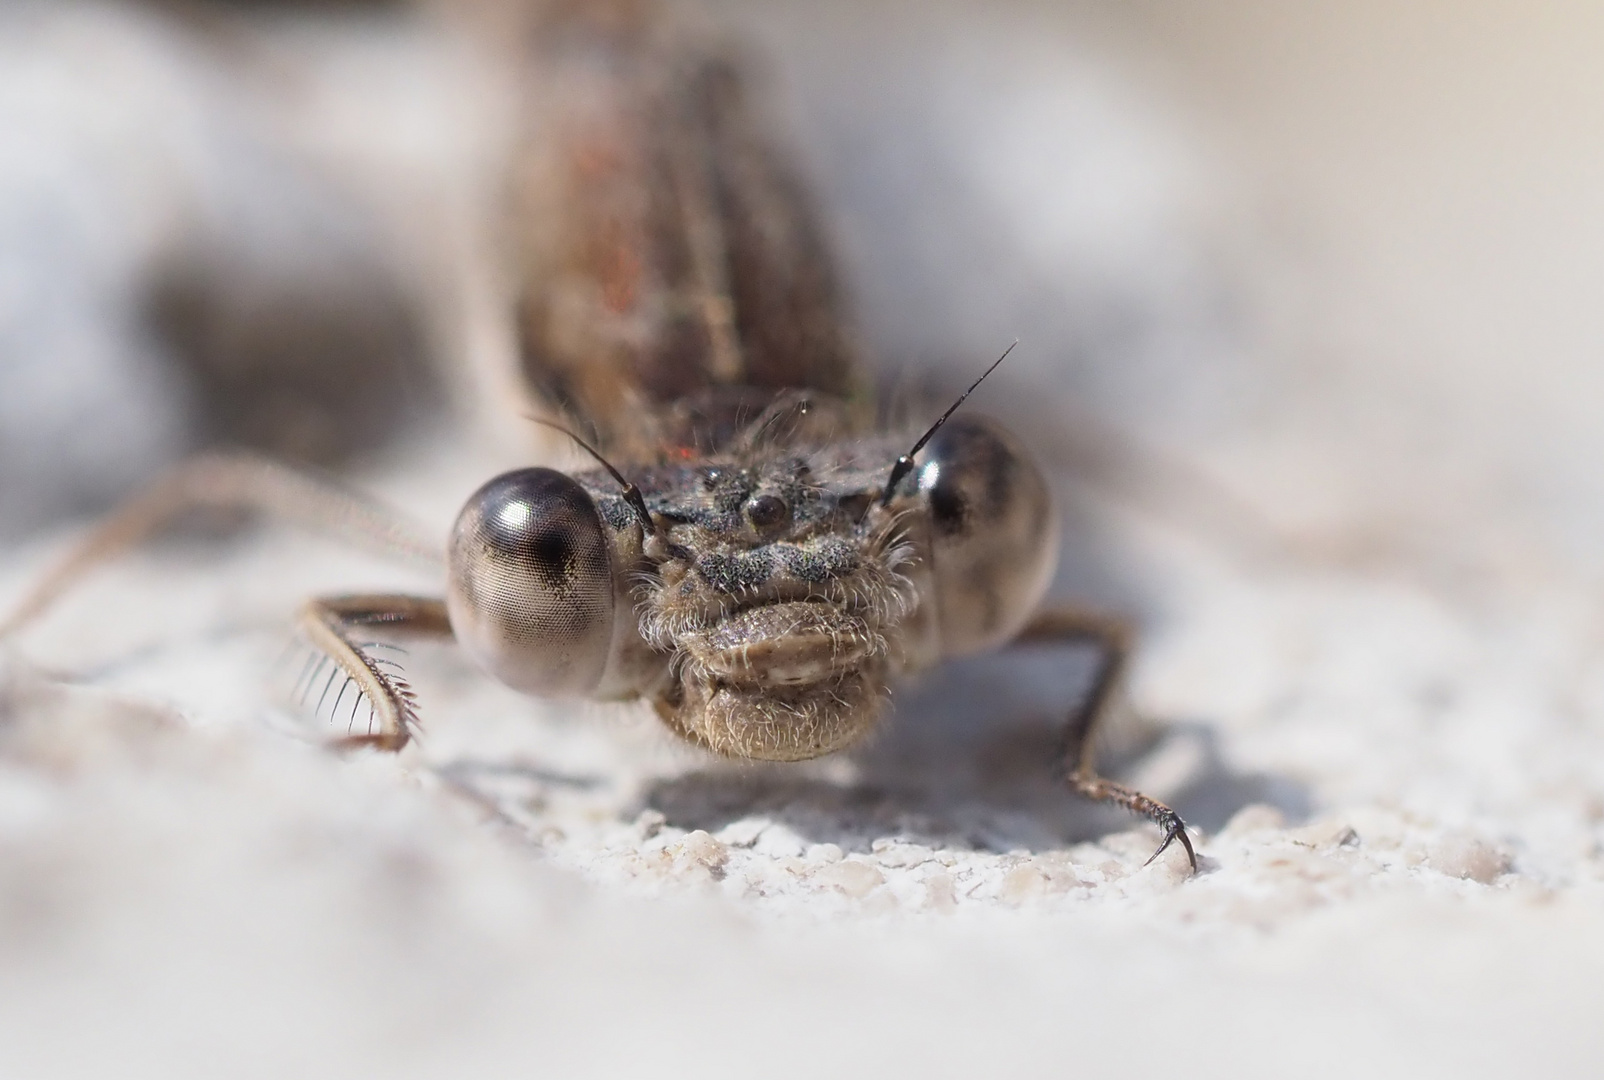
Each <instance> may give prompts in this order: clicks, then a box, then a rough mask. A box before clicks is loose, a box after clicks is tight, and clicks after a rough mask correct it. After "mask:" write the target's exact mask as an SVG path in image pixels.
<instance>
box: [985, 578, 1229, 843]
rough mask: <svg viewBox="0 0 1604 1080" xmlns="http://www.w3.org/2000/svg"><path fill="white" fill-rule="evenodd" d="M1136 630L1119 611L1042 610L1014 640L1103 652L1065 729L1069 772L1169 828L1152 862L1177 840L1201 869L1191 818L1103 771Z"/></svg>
mask: <svg viewBox="0 0 1604 1080" xmlns="http://www.w3.org/2000/svg"><path fill="white" fill-rule="evenodd" d="M1134 639H1135V634H1134V633H1133V632H1132V630H1131V627H1130V624H1129V623H1127V622H1126V621H1125V620H1124V619H1121V618H1118V617H1117V616H1111V615H1104V614H1100V613H1097V612H1090V611H1084V610H1080V609H1075V608H1054V609H1052V610H1049V611H1042V612H1038V613H1037V614H1036V616H1035V617H1034V618H1033V619H1031V621H1030V622H1029V623H1027V624H1026V625H1025V628H1024V629H1023V630H1021V631H1020V632H1019V635H1018V636H1017V637H1015V638H1014V640H1013V642H1012V643H1013V644H1015V645H1025V644H1032V643H1037V642H1043V643H1072V642H1074V643H1082V642H1083V643H1086V644H1090V645H1095V646H1096V647H1097V649H1098V651H1099V654H1100V657H1099V663H1098V667H1097V674H1096V676H1095V677H1094V678H1093V680H1092V686H1091V689H1090V690H1089V691H1087V694H1086V699H1085V700H1084V701H1083V702H1082V703H1081V705H1080V707H1079V708H1078V709H1076V710H1075V712H1074V713H1073V714H1071V716H1070V718H1069V726H1068V727H1067V728H1065V730H1064V743H1063V755H1064V756H1063V760H1064V771H1065V774H1066V775H1067V777H1068V779H1069V784H1070V786H1071V787H1073V788H1074V789H1075V790H1076V791H1077V792H1079V793H1080V794H1081V795H1084V796H1085V797H1086V798H1088V799H1095V800H1096V801H1098V802H1105V803H1113V804H1114V805H1116V806H1123V807H1124V808H1125V809H1127V810H1129V811H1131V812H1132V813H1135V814H1140V815H1141V816H1142V817H1145V818H1147V819H1148V820H1149V821H1151V822H1153V823H1154V824H1155V825H1157V826H1158V827H1159V828H1160V829H1162V830H1163V831H1164V842H1163V843H1162V844H1160V845H1159V847H1158V850H1157V851H1155V852H1153V855H1152V857H1151V858H1149V859H1148V860H1147V861H1148V862H1152V861H1153V859H1156V858H1158V857H1159V856H1160V855H1162V854H1163V853H1164V850H1165V849H1166V848H1168V847H1169V846H1170V845H1171V844H1173V843H1175V842H1176V841H1179V842H1180V845H1181V847H1183V848H1185V849H1186V859H1187V862H1189V863H1190V864H1191V866H1192V870H1193V872H1194V873H1195V872H1196V871H1197V854H1196V852H1194V851H1193V850H1192V838H1191V837H1190V836H1188V835H1187V833H1186V823H1185V822H1184V821H1182V820H1181V816H1180V815H1179V814H1177V813H1176V812H1175V811H1174V810H1171V809H1170V808H1169V807H1168V806H1165V805H1164V804H1163V803H1161V802H1159V801H1158V800H1157V799H1151V798H1149V797H1148V796H1146V795H1143V794H1142V793H1141V792H1140V791H1136V790H1135V789H1133V788H1128V787H1125V786H1124V785H1123V784H1116V783H1114V782H1113V781H1112V780H1105V779H1104V778H1103V777H1101V776H1099V775H1097V764H1096V762H1095V760H1094V756H1095V755H1094V749H1095V746H1094V744H1095V741H1096V740H1095V736H1096V734H1097V725H1098V724H1099V723H1101V722H1102V720H1103V717H1104V715H1105V714H1106V713H1107V712H1108V711H1109V706H1110V705H1111V704H1112V703H1113V701H1114V695H1115V692H1116V691H1117V690H1118V689H1119V685H1120V681H1121V680H1122V679H1123V678H1124V675H1125V668H1126V666H1127V664H1128V662H1129V659H1130V654H1131V648H1132V645H1133V643H1134Z"/></svg>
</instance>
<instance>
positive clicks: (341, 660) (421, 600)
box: [300, 594, 451, 751]
mask: <svg viewBox="0 0 1604 1080" xmlns="http://www.w3.org/2000/svg"><path fill="white" fill-rule="evenodd" d="M300 629H301V633H302V634H304V635H305V636H306V639H307V642H308V643H309V644H310V645H311V646H312V647H313V648H314V649H316V650H317V651H318V652H320V653H322V654H323V655H324V656H326V657H328V658H329V659H330V660H332V661H333V662H334V664H335V669H334V670H333V671H330V672H329V677H328V680H327V681H326V682H324V684H323V695H322V696H323V699H326V698H327V695H328V693H329V688H330V687H331V686H332V685H333V684H334V680H335V678H336V677H337V676H338V675H340V674H343V675H344V676H345V682H344V683H342V684H341V687H340V695H339V697H337V698H336V699H335V702H336V707H335V709H334V710H333V711H334V712H338V705H339V702H340V701H342V700H343V699H344V696H345V692H346V690H347V689H349V688H350V687H351V686H355V688H356V691H357V699H356V701H355V702H353V703H352V705H351V713H352V716H353V717H355V715H356V710H357V703H358V702H360V701H362V700H363V699H366V701H367V703H368V705H369V707H370V709H371V712H370V715H369V718H368V730H366V731H365V732H363V733H362V734H360V735H358V734H350V733H348V734H346V735H344V736H342V737H340V738H338V739H336V740H334V746H335V747H336V748H338V749H355V748H358V747H364V746H371V747H374V748H376V749H379V750H392V751H394V750H400V749H401V748H402V747H404V746H406V744H407V742H408V741H409V740H410V739H411V738H412V734H413V732H414V731H415V730H416V728H417V724H418V713H417V701H416V699H415V698H414V697H413V694H412V688H411V687H410V686H408V685H407V681H406V679H405V677H403V676H402V674H401V673H400V671H399V670H398V669H396V668H395V667H394V665H393V663H392V662H391V661H389V660H387V659H386V658H384V657H382V656H376V655H374V649H375V644H376V643H374V642H370V641H367V640H366V639H365V636H366V633H378V634H380V635H382V636H390V635H393V634H407V635H424V636H429V637H446V638H448V637H450V636H451V621H450V620H449V619H448V618H447V617H446V605H445V601H443V600H436V599H433V598H432V597H423V596H402V595H395V594H377V595H362V596H329V597H320V598H318V599H314V600H308V601H307V602H306V605H305V606H304V607H302V608H301V614H300ZM316 678H317V676H315V675H314V676H312V680H309V681H308V687H307V694H308V695H310V692H311V681H315V679H316ZM319 705H320V706H321V700H320V701H319Z"/></svg>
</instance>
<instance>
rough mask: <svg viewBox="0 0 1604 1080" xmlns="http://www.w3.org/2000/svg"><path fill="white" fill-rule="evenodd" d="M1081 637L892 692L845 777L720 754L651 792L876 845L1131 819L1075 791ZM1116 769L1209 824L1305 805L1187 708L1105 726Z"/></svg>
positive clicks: (1091, 834) (1051, 841)
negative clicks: (728, 761) (1247, 763)
mask: <svg viewBox="0 0 1604 1080" xmlns="http://www.w3.org/2000/svg"><path fill="white" fill-rule="evenodd" d="M1092 659H1093V658H1092V655H1091V653H1090V652H1089V651H1088V650H1064V649H1061V648H1060V649H1054V648H1048V647H1032V648H1023V649H1015V650H1011V651H1010V652H1008V653H1004V654H1000V655H991V656H985V657H979V658H975V659H972V660H965V661H959V662H956V663H950V664H947V665H945V666H943V667H942V668H940V669H939V670H937V671H935V672H932V673H931V674H930V675H928V676H927V677H926V678H925V679H923V680H922V681H921V682H919V683H917V684H914V685H911V686H908V687H906V688H904V689H903V691H902V692H901V693H900V694H899V695H898V698H897V700H896V702H895V708H894V710H893V712H892V715H891V716H889V717H888V718H887V720H886V722H885V724H884V726H883V728H882V729H881V731H880V733H879V735H878V737H877V738H875V739H874V741H873V742H871V743H870V744H868V745H867V746H865V747H863V748H862V749H860V750H859V751H857V752H856V753H855V754H854V755H853V756H852V759H851V762H852V766H853V767H852V768H850V769H847V770H837V773H845V774H846V775H844V776H841V775H832V774H830V773H829V772H828V771H826V772H824V773H823V774H821V773H817V772H815V773H804V772H798V771H797V770H796V768H795V767H794V766H791V767H765V766H733V765H722V764H721V765H718V766H712V767H707V768H703V769H699V770H697V771H693V772H690V773H687V774H684V775H681V776H677V777H674V778H671V779H667V780H663V781H660V782H658V783H656V784H654V785H653V786H652V787H650V788H649V789H648V790H647V792H646V794H645V805H646V807H648V808H650V809H655V810H657V811H659V812H661V813H662V814H663V816H664V817H665V818H666V819H667V821H668V823H669V824H671V825H675V826H678V827H680V828H685V829H706V830H707V831H709V832H715V833H716V832H718V831H719V830H721V829H723V828H725V827H726V826H728V825H730V824H732V823H734V822H737V821H740V820H742V819H747V818H767V819H769V820H771V821H774V822H776V823H779V824H783V825H785V826H786V827H787V828H789V829H791V830H792V831H793V832H795V833H796V834H797V835H798V836H800V837H802V838H803V839H805V840H807V841H810V842H814V843H826V842H828V843H834V844H837V845H839V846H841V847H842V848H843V849H845V850H867V849H868V848H869V846H870V845H871V844H872V843H873V842H874V841H875V840H877V839H880V838H883V837H886V836H898V837H901V838H904V839H908V840H912V841H915V842H919V843H926V844H930V845H932V846H958V847H965V848H970V849H974V850H981V851H996V852H1003V851H1015V850H1021V849H1024V850H1032V851H1035V850H1048V849H1052V848H1059V847H1063V846H1065V845H1066V844H1073V843H1079V842H1082V841H1087V840H1092V839H1095V838H1096V837H1098V836H1102V835H1104V834H1106V833H1109V832H1113V831H1118V830H1121V829H1125V828H1128V827H1130V825H1131V824H1132V822H1131V818H1130V817H1129V815H1127V814H1125V813H1123V812H1121V811H1119V810H1117V809H1109V808H1106V807H1102V806H1098V805H1096V804H1093V803H1090V802H1088V801H1086V800H1084V799H1080V798H1077V797H1076V796H1075V795H1073V794H1072V793H1071V792H1070V791H1069V789H1068V787H1067V785H1066V784H1065V782H1064V773H1063V764H1062V761H1063V750H1062V741H1063V730H1064V725H1065V720H1066V717H1067V715H1068V713H1069V711H1070V708H1071V706H1072V705H1073V704H1074V703H1076V702H1078V701H1079V699H1080V697H1081V695H1082V694H1083V693H1084V692H1085V690H1086V687H1087V684H1088V682H1089V680H1090V677H1091V674H1092ZM1099 759H1100V762H1101V763H1102V765H1103V767H1104V769H1105V770H1106V772H1107V773H1109V774H1112V775H1116V776H1132V777H1134V776H1141V777H1142V780H1141V782H1142V783H1143V784H1144V785H1147V786H1150V787H1152V788H1153V789H1154V790H1155V791H1157V792H1158V794H1159V795H1160V797H1162V798H1165V799H1166V801H1168V802H1169V803H1170V804H1171V805H1172V806H1174V807H1175V808H1176V810H1177V811H1179V812H1180V814H1181V815H1182V817H1183V818H1185V819H1186V820H1187V821H1188V822H1189V823H1191V824H1194V825H1196V826H1198V827H1200V828H1202V829H1204V830H1205V831H1208V832H1213V831H1216V830H1218V829H1219V828H1220V827H1221V826H1222V825H1224V823H1225V822H1226V821H1227V820H1229V819H1230V817H1231V815H1232V814H1234V813H1235V812H1236V811H1238V810H1240V809H1241V808H1242V807H1243V806H1246V805H1249V804H1251V803H1269V804H1271V805H1274V806H1276V807H1277V808H1278V809H1280V810H1281V811H1282V812H1283V813H1284V814H1286V815H1287V817H1288V818H1291V819H1298V818H1301V817H1304V816H1306V815H1307V813H1308V810H1309V798H1308V794H1307V792H1306V791H1305V790H1304V789H1303V788H1302V787H1301V786H1300V785H1299V784H1297V783H1296V782H1295V781H1292V780H1290V779H1287V778H1284V777H1278V776H1272V775H1267V774H1261V773H1243V772H1238V771H1235V770H1233V769H1231V768H1230V767H1229V765H1228V764H1227V763H1226V762H1225V761H1224V760H1223V758H1222V756H1221V753H1220V750H1219V745H1218V740H1217V735H1216V734H1215V732H1214V731H1213V729H1212V728H1210V727H1209V726H1207V725H1205V724H1202V723H1198V722H1191V721H1178V722H1153V721H1147V720H1136V719H1134V718H1126V719H1124V720H1122V721H1120V722H1116V723H1114V724H1112V725H1111V726H1110V728H1109V730H1108V731H1106V732H1104V733H1103V735H1102V737H1101V738H1100V739H1099Z"/></svg>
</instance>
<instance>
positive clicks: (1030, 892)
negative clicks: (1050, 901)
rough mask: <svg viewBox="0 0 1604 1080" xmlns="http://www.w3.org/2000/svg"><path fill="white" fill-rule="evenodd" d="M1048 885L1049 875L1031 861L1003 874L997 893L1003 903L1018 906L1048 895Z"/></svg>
mask: <svg viewBox="0 0 1604 1080" xmlns="http://www.w3.org/2000/svg"><path fill="white" fill-rule="evenodd" d="M1047 887H1048V881H1047V875H1046V874H1044V873H1042V872H1041V871H1040V870H1038V869H1037V868H1036V867H1034V866H1032V865H1031V864H1030V863H1025V864H1023V865H1021V866H1016V867H1014V868H1013V869H1012V870H1010V871H1008V873H1006V874H1004V875H1003V879H1002V887H1001V888H1000V889H998V890H997V895H998V897H999V898H1000V899H1001V900H1002V901H1003V903H1005V904H1013V905H1014V906H1015V907H1018V906H1019V905H1020V904H1024V903H1028V902H1029V901H1031V900H1038V899H1040V898H1041V897H1043V896H1046V895H1047Z"/></svg>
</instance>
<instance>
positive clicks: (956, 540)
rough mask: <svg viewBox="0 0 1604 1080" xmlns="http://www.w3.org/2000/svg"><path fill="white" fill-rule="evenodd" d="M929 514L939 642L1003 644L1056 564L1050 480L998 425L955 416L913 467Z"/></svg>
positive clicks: (954, 648) (958, 650) (954, 649)
mask: <svg viewBox="0 0 1604 1080" xmlns="http://www.w3.org/2000/svg"><path fill="white" fill-rule="evenodd" d="M914 476H915V477H916V478H917V482H918V487H919V493H920V494H921V495H922V496H924V499H925V505H926V506H927V507H928V508H929V515H930V534H931V535H930V558H931V561H932V563H933V564H934V567H933V568H934V571H935V579H936V597H935V599H936V608H937V611H938V612H939V619H940V624H941V645H942V650H943V651H944V652H945V653H946V654H947V655H948V656H961V655H963V654H966V653H973V652H980V651H983V650H985V649H993V648H996V647H997V646H999V645H1002V644H1003V643H1005V642H1006V641H1008V640H1009V639H1010V638H1012V637H1013V636H1014V635H1015V634H1016V633H1018V632H1019V628H1020V627H1022V626H1024V625H1025V622H1026V621H1027V620H1028V619H1029V618H1030V616H1031V615H1032V614H1034V613H1035V610H1036V605H1037V604H1038V603H1039V602H1040V601H1041V598H1042V594H1043V593H1045V592H1046V591H1047V585H1048V583H1049V582H1050V581H1051V580H1052V576H1053V570H1054V569H1055V568H1056V566H1057V563H1058V518H1057V517H1056V516H1055V515H1054V514H1053V504H1052V496H1051V494H1050V492H1049V491H1048V488H1047V481H1046V479H1045V478H1044V477H1043V476H1042V474H1041V470H1040V469H1038V468H1037V467H1036V465H1035V463H1034V462H1032V461H1031V460H1030V458H1029V456H1027V455H1026V454H1025V452H1024V451H1023V450H1022V449H1020V447H1019V445H1018V444H1017V443H1016V442H1015V441H1014V439H1013V437H1012V436H1010V435H1009V434H1008V433H1007V432H1006V431H1004V430H1003V429H1002V428H1001V427H1000V426H998V425H997V424H994V423H992V422H991V421H989V420H985V419H983V418H981V417H977V416H971V417H959V418H958V419H955V420H953V421H952V422H950V423H948V424H947V425H945V426H944V427H942V428H941V430H940V431H938V432H936V434H935V435H934V436H933V437H932V438H931V440H930V442H929V445H927V446H926V447H925V450H924V454H923V456H922V460H921V462H920V464H919V465H918V466H917V467H916V469H915V471H914Z"/></svg>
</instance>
